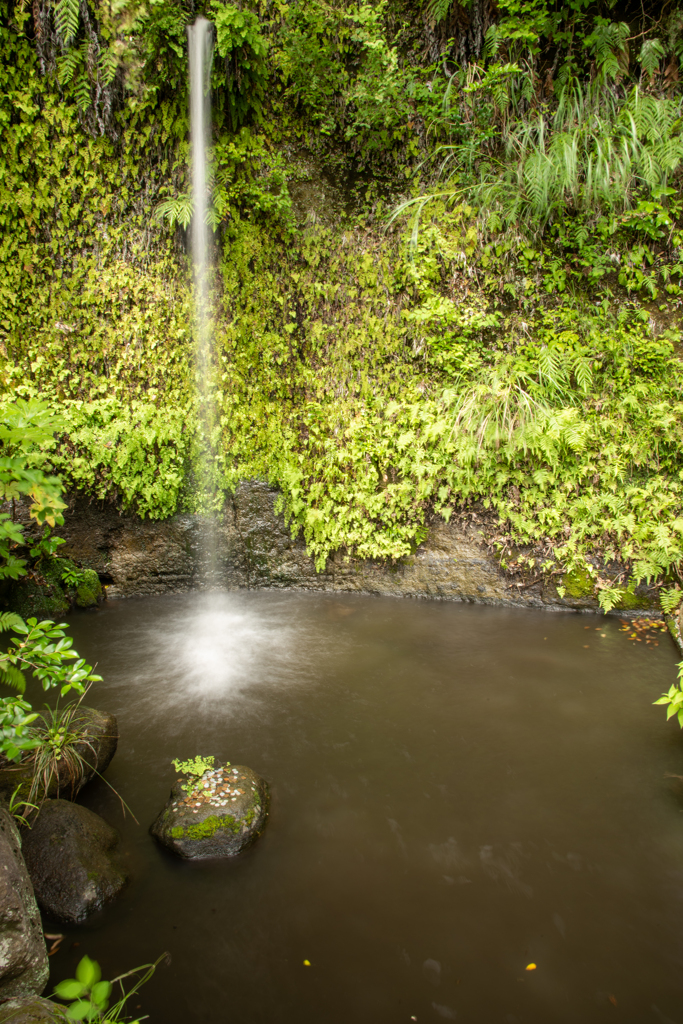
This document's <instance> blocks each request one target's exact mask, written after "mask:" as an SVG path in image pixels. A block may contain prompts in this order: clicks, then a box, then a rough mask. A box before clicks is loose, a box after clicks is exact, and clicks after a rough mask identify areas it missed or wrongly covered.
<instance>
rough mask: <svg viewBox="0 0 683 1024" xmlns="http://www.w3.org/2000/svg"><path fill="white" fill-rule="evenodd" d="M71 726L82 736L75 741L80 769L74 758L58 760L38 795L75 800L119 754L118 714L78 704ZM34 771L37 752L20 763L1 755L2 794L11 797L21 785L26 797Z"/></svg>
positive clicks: (20, 790) (22, 792)
mask: <svg viewBox="0 0 683 1024" xmlns="http://www.w3.org/2000/svg"><path fill="white" fill-rule="evenodd" d="M36 724H37V725H38V724H40V723H39V722H37V723H36ZM68 728H69V731H73V732H75V733H77V734H78V736H79V739H78V741H77V742H76V743H75V744H74V750H75V752H76V753H77V754H78V755H79V761H78V768H77V769H76V770H74V768H73V763H72V761H71V760H69V759H67V758H62V759H61V760H59V761H57V763H56V765H55V771H54V773H53V775H52V777H51V779H50V781H49V786H48V789H47V792H45V791H44V788H43V787H39V791H38V797H39V798H41V799H42V797H43V796H48V797H59V796H65V797H68V799H73V798H74V797H75V796H76V795H77V794H78V793H79V791H80V790H81V789H82V788H83V786H84V785H85V784H86V782H89V781H90V779H92V778H93V776H94V775H95V773H96V772H97V773H99V774H100V775H101V774H102V772H104V770H105V769H106V768H107V767H108V765H109V762H110V761H111V759H112V757H113V756H114V754H115V753H116V746H117V744H118V740H119V728H118V723H117V721H116V716H115V715H111V714H109V712H107V711H96V710H95V709H94V708H84V707H79V708H78V710H77V711H76V712H75V713H74V716H73V718H72V719H71V722H70V723H69V725H68ZM35 774H36V755H35V754H34V753H29V754H27V755H26V757H25V758H24V759H23V760H22V761H20V762H19V763H18V764H14V763H13V762H11V761H6V760H4V759H2V758H0V793H2V794H5V795H6V796H9V795H11V794H12V793H13V792H14V791H15V790H16V788H17V786H19V787H20V789H19V794H18V797H17V799H23V800H27V799H28V797H29V793H30V792H31V785H32V783H33V778H34V776H35ZM34 802H35V801H34Z"/></svg>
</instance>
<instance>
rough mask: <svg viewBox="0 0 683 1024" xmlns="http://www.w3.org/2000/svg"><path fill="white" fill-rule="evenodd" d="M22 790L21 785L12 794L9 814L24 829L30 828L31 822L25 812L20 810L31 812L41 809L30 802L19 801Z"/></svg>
mask: <svg viewBox="0 0 683 1024" xmlns="http://www.w3.org/2000/svg"><path fill="white" fill-rule="evenodd" d="M21 788H22V787H21V783H20V784H19V785H18V786H17V787H16V789H15V790H14V792H13V793H12V795H11V797H10V798H9V804H8V807H7V809H8V810H9V813H10V814H11V815H12V817H13V818H14V820H15V821H16V822H17V824H19V825H21V826H22V828H30V827H31V823H30V820H29V818H28V817H27V816H26V814H25V813H24V811H22V810H20V808H24V810H28V811H29V812H30V811H37V810H38V809H39V808H38V806H37V804H32V803H30V801H28V800H19V799H18V797H19V793H20V791H21Z"/></svg>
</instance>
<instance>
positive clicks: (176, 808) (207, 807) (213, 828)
mask: <svg viewBox="0 0 683 1024" xmlns="http://www.w3.org/2000/svg"><path fill="white" fill-rule="evenodd" d="M185 787H188V788H189V790H190V791H189V792H187V791H186V789H185ZM267 814H268V786H267V784H266V782H265V781H264V780H263V779H262V778H261V776H260V775H257V774H256V772H253V771H252V770H251V768H245V767H244V765H225V766H223V767H221V766H219V767H217V768H213V769H211V770H210V771H207V772H205V773H204V775H202V777H201V778H200V779H199V780H198V781H197V782H195V783H189V782H184V781H183V780H182V779H178V781H177V782H176V783H175V785H174V786H173V789H172V790H171V796H170V799H169V801H168V803H167V804H166V806H165V807H164V809H163V811H162V812H161V814H160V815H159V817H158V818H157V819H156V821H155V822H154V824H153V825H152V827H151V829H150V832H151V833H152V835H153V836H155V838H156V839H158V840H159V842H160V843H163V845H164V846H167V847H168V848H169V849H170V850H173V852H174V853H177V854H179V855H180V856H181V857H185V858H186V859H187V860H200V859H203V858H206V857H234V856H235V854H237V853H240V852H241V851H242V850H244V849H245V848H246V847H247V846H249V845H250V844H251V843H253V842H254V840H255V839H257V838H258V836H260V834H261V832H262V831H263V828H264V826H265V823H266V817H267Z"/></svg>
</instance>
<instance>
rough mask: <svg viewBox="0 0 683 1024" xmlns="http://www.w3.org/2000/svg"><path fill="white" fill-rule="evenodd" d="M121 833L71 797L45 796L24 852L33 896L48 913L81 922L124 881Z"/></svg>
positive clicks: (108, 898) (125, 877)
mask: <svg viewBox="0 0 683 1024" xmlns="http://www.w3.org/2000/svg"><path fill="white" fill-rule="evenodd" d="M118 841H119V835H118V832H117V831H116V829H114V828H112V827H111V825H108V824H107V822H106V821H104V820H103V819H102V818H100V816H99V815H97V814H93V812H92V811H90V810H88V808H87V807H81V805H80V804H74V803H71V802H70V801H69V800H46V801H45V802H44V803H43V805H42V807H41V810H40V814H39V815H38V818H37V819H36V821H35V822H34V823H33V826H32V828H31V829H29V830H27V831H26V832H25V834H24V840H23V851H24V859H25V861H26V867H27V868H28V872H29V875H30V877H31V881H32V883H33V888H34V890H35V894H36V899H37V900H38V903H39V905H40V907H41V908H42V909H43V910H44V911H45V913H47V914H49V915H50V916H51V917H54V918H57V919H58V920H60V921H65V922H67V923H69V924H77V923H78V922H80V921H84V920H85V918H86V917H88V915H89V914H92V913H94V912H95V911H97V910H101V908H102V907H103V906H104V904H105V903H108V902H109V901H110V900H113V899H114V898H115V897H116V896H117V895H118V894H119V892H120V891H121V889H123V887H124V886H125V884H126V882H127V875H126V872H125V870H124V868H123V865H122V863H121V862H120V860H119V857H118V854H117V850H116V847H117V845H118Z"/></svg>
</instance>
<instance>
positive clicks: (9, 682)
mask: <svg viewBox="0 0 683 1024" xmlns="http://www.w3.org/2000/svg"><path fill="white" fill-rule="evenodd" d="M0 683H3V684H4V685H5V686H10V687H11V688H12V689H13V690H17V692H18V693H24V691H25V690H26V679H25V677H24V673H23V672H21V671H20V670H19V669H18V668H17V667H16V665H10V664H9V663H8V662H4V661H2V660H1V659H0Z"/></svg>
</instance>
